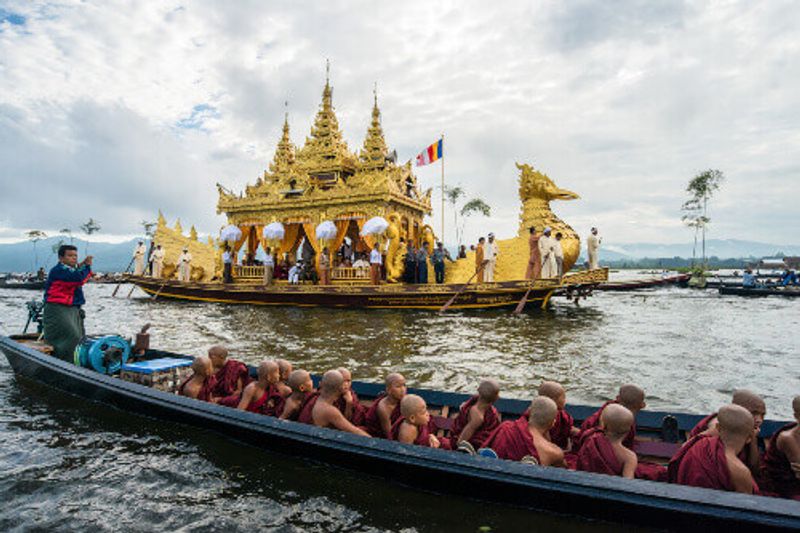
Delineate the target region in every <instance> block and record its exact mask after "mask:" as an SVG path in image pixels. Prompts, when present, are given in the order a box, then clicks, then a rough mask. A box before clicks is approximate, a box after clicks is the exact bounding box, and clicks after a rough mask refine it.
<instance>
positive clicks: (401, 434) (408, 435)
mask: <svg viewBox="0 0 800 533" xmlns="http://www.w3.org/2000/svg"><path fill="white" fill-rule="evenodd" d="M418 435H419V431H418V430H417V426H415V425H414V424H409V423H408V422H406V421H405V420H404V421H402V422H400V427H399V428H397V440H399V441H400V442H414V441H415V440H416V439H417V436H418Z"/></svg>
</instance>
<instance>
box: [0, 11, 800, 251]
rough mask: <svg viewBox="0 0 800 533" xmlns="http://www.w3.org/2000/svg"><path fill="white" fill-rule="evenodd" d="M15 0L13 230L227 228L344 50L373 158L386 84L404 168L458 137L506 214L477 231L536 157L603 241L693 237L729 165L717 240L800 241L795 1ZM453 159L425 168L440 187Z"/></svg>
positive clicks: (345, 111)
mask: <svg viewBox="0 0 800 533" xmlns="http://www.w3.org/2000/svg"><path fill="white" fill-rule="evenodd" d="M5 10H6V11H7V12H8V13H14V14H15V15H16V17H17V18H15V19H14V21H15V22H13V23H12V22H10V21H9V20H2V18H1V17H0V20H2V21H0V140H2V146H0V169H1V170H0V176H2V181H3V192H4V194H3V197H2V200H0V211H1V212H2V215H0V218H1V219H2V220H0V226H3V227H4V230H3V237H4V238H5V236H6V235H10V234H12V233H13V232H14V231H16V230H17V229H18V230H19V231H20V232H21V231H22V230H23V229H25V228H29V227H33V226H36V227H46V228H58V227H61V226H63V225H76V224H78V223H80V221H82V220H85V219H86V218H88V216H94V217H95V218H98V219H100V220H101V221H102V222H103V225H104V232H109V233H114V234H118V235H128V234H133V233H135V232H137V231H138V222H139V221H140V220H142V219H144V218H150V219H152V218H153V216H154V214H155V212H156V210H157V209H158V208H162V209H164V211H165V214H167V215H168V216H169V217H170V218H174V217H176V216H180V217H181V218H182V220H183V221H184V223H185V224H187V225H188V224H190V223H196V224H197V225H198V227H199V228H200V229H202V230H205V231H209V232H213V231H214V230H215V228H217V227H218V226H219V224H220V219H219V218H218V217H217V216H216V215H215V201H216V189H215V187H214V183H215V182H217V181H221V182H223V183H225V184H226V185H228V186H231V187H233V188H242V187H243V186H244V185H245V184H246V183H248V182H252V181H254V179H255V178H256V176H257V175H258V174H259V173H260V172H261V170H262V169H263V168H264V167H265V166H266V164H267V162H268V161H269V159H270V158H271V155H272V150H273V148H274V145H275V142H276V141H277V138H278V135H279V131H280V126H281V123H282V117H283V110H284V107H283V102H284V100H287V99H288V100H289V102H290V105H289V111H290V119H291V125H292V132H293V138H294V140H295V142H297V143H298V144H301V143H302V139H303V138H304V137H305V135H306V134H307V132H308V129H309V127H310V123H311V120H312V119H313V115H314V112H315V111H316V108H317V105H318V103H319V99H320V91H321V89H322V85H323V83H324V61H325V59H326V58H330V59H331V60H332V82H333V85H334V88H335V92H334V103H335V106H336V108H337V112H338V116H339V121H340V124H341V125H342V127H343V130H344V133H345V137H346V138H347V140H348V141H349V144H350V147H351V149H357V148H358V147H360V145H361V143H362V141H363V136H364V132H365V130H366V127H367V124H368V119H369V110H370V105H371V98H372V94H371V91H372V85H373V82H378V85H379V98H380V103H381V108H382V111H383V121H384V128H385V132H386V135H387V140H388V141H389V143H390V144H391V145H392V146H393V147H396V148H397V150H398V152H399V154H400V157H401V159H402V160H405V159H407V158H411V157H413V156H414V155H415V154H416V152H417V151H419V150H420V149H422V148H423V147H424V146H425V145H427V144H428V143H430V142H432V141H433V140H435V139H436V138H437V137H438V135H439V134H440V133H442V132H444V133H445V158H446V159H445V164H446V170H447V178H448V181H449V182H451V183H460V184H461V185H462V186H464V188H465V189H467V191H468V195H469V196H481V197H483V198H484V199H485V200H487V201H488V203H489V204H490V205H491V206H492V207H493V216H492V217H491V218H490V219H485V220H482V219H475V220H473V221H471V222H470V224H469V226H468V232H467V237H468V238H470V239H472V238H474V237H475V236H476V235H477V234H478V233H486V232H487V231H489V230H490V229H491V230H494V231H496V232H497V233H498V234H499V235H500V236H508V235H511V234H513V233H514V232H515V231H516V225H517V214H518V209H519V204H518V202H517V196H516V195H517V182H516V180H517V175H516V169H515V167H514V161H528V162H532V163H533V164H535V165H536V166H537V167H538V168H540V169H541V170H543V171H544V172H546V173H547V174H549V175H550V176H551V177H552V178H553V179H554V180H555V181H556V183H558V184H559V185H560V186H562V187H564V188H568V189H571V190H573V191H575V192H577V193H579V194H580V195H581V198H582V199H581V200H579V201H575V202H559V203H555V204H554V209H556V211H557V212H558V213H559V214H560V215H561V216H562V217H563V218H564V219H566V220H568V221H569V222H571V223H572V225H573V226H574V227H575V228H576V229H578V230H579V232H580V233H582V234H585V233H586V232H587V230H588V228H589V227H590V226H592V225H598V226H599V227H600V228H601V231H602V233H603V234H604V235H605V236H606V237H607V238H608V239H609V240H613V241H614V242H618V243H624V242H634V241H657V242H679V241H686V240H688V239H689V238H690V236H691V234H690V232H688V231H687V230H685V229H683V228H682V227H681V225H680V221H679V218H680V213H679V208H680V205H681V203H682V202H683V200H684V192H683V189H684V187H685V184H686V182H688V180H689V179H690V178H691V177H692V176H693V175H694V173H696V172H697V171H700V170H703V169H705V168H708V167H714V168H720V169H722V170H723V171H724V172H725V173H726V175H727V178H728V180H727V182H726V183H725V185H724V187H723V189H722V190H721V191H720V193H719V196H718V197H717V198H716V199H715V200H714V202H713V204H712V219H713V226H712V232H713V233H716V235H715V236H717V237H737V238H742V239H752V240H769V241H772V242H779V243H780V242H784V243H792V242H795V241H797V238H796V232H795V231H794V227H795V226H796V217H795V215H794V213H795V212H796V208H795V205H793V204H794V203H796V197H797V195H796V193H795V189H796V182H797V178H798V171H799V170H800V153H798V150H797V146H798V143H800V129H799V128H798V124H800V106H798V103H800V102H798V100H799V99H800V97H798V94H800V61H798V59H800V58H799V57H798V55H800V38H798V37H797V35H796V31H795V28H794V26H793V24H792V21H793V20H797V19H798V15H800V6H798V5H797V4H795V3H792V2H769V3H758V4H751V3H730V4H717V3H707V4H706V3H703V4H701V3H695V2H692V3H683V4H682V3H679V2H671V1H670V2H653V1H641V2H639V1H630V2H625V3H622V4H620V3H614V4H609V3H598V2H570V3H567V4H564V3H561V2H543V3H538V4H535V5H528V3H525V2H504V3H501V4H497V5H488V4H486V3H482V2H472V3H465V2H444V3H442V4H440V5H437V7H436V10H435V11H432V10H431V9H430V4H429V3H427V2H419V3H414V2H406V3H394V4H386V5H375V4H374V3H371V2H325V3H322V4H320V3H311V2H293V3H290V4H281V5H278V6H276V5H273V4H265V3H263V2H255V1H254V2H244V1H240V2H234V3H227V4H224V5H223V4H219V3H217V2H210V1H209V2H188V3H179V2H137V3H129V2H80V3H78V2H60V3H55V2H54V3H44V2H6V7H5ZM20 17H21V18H22V20H24V23H22V24H20V23H19V21H20ZM439 172H440V170H439V168H438V166H436V167H428V168H422V169H419V172H418V173H419V176H420V179H421V181H422V182H423V183H425V184H428V185H435V184H438V180H439ZM65 204H66V205H65ZM437 205H438V203H437ZM435 220H436V222H437V224H438V220H439V216H438V213H437V214H436V215H435ZM448 220H449V219H448ZM631 222H633V223H631ZM765 228H768V230H765ZM766 234H768V237H769V238H768V239H767V238H766V236H767V235H766Z"/></svg>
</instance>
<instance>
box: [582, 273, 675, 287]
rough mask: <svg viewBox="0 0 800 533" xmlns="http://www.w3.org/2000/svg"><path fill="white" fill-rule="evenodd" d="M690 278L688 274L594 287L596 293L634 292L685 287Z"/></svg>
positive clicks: (603, 284)
mask: <svg viewBox="0 0 800 533" xmlns="http://www.w3.org/2000/svg"><path fill="white" fill-rule="evenodd" d="M690 277H691V276H690V275H689V274H679V275H677V276H669V277H666V278H656V279H647V280H640V281H619V282H611V283H602V284H600V285H598V286H597V287H595V289H594V290H596V291H636V290H640V289H651V288H654V287H663V286H666V285H685V284H686V282H687V281H689V278H690Z"/></svg>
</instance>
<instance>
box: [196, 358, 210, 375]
mask: <svg viewBox="0 0 800 533" xmlns="http://www.w3.org/2000/svg"><path fill="white" fill-rule="evenodd" d="M210 371H211V359H210V358H209V357H207V356H205V355H201V356H200V357H195V358H194V361H192V372H194V373H195V374H197V375H198V376H208V375H209V372H210Z"/></svg>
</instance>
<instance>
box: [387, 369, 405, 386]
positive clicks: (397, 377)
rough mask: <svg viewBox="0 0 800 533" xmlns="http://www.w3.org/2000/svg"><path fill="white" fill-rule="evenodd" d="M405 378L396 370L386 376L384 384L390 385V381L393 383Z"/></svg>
mask: <svg viewBox="0 0 800 533" xmlns="http://www.w3.org/2000/svg"><path fill="white" fill-rule="evenodd" d="M405 380H406V378H404V377H403V374H400V373H398V372H392V373H391V374H389V375H388V376H386V386H387V387H391V386H392V383H394V382H395V381H405Z"/></svg>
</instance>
